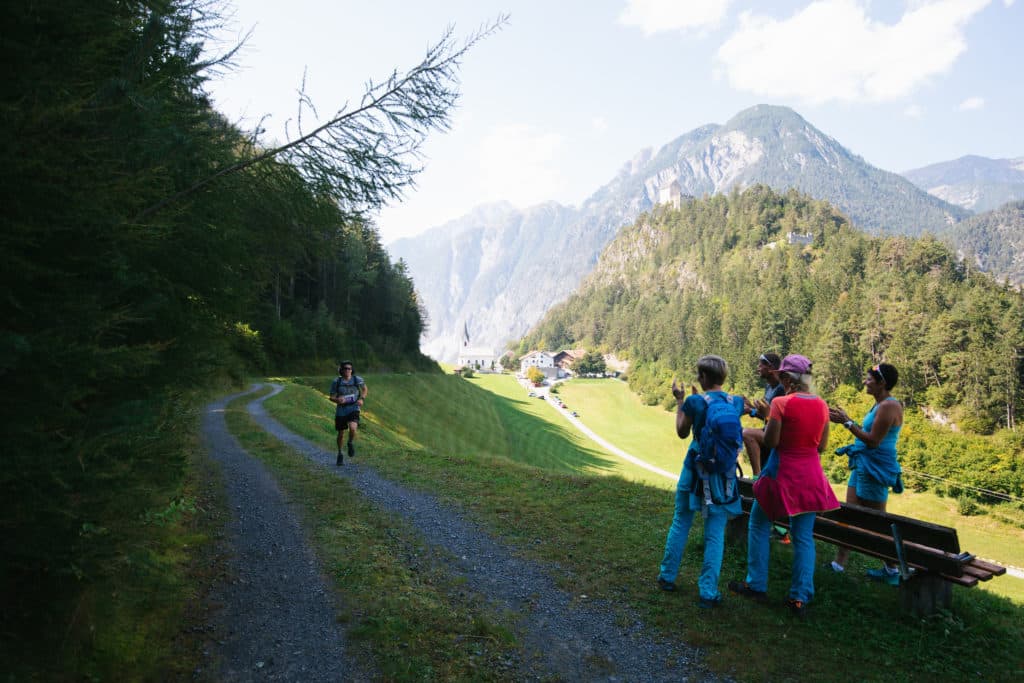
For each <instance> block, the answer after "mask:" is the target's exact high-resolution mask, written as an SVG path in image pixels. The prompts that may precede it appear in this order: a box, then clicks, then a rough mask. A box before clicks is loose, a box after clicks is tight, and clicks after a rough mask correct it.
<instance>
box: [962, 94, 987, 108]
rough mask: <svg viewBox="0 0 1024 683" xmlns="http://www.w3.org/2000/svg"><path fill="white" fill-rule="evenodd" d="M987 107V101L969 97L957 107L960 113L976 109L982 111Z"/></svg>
mask: <svg viewBox="0 0 1024 683" xmlns="http://www.w3.org/2000/svg"><path fill="white" fill-rule="evenodd" d="M984 106H985V100H984V99H983V98H981V97H968V98H967V99H966V100H964V101H963V102H961V103H960V106H959V107H957V109H959V110H960V111H972V110H974V109H981V108H982V107H984Z"/></svg>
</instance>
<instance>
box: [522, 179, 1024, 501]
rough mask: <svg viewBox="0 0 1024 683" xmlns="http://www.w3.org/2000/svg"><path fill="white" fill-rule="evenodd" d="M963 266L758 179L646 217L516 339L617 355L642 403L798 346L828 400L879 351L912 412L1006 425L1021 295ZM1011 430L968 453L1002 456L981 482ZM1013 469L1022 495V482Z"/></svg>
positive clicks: (931, 246) (750, 383) (962, 422)
mask: <svg viewBox="0 0 1024 683" xmlns="http://www.w3.org/2000/svg"><path fill="white" fill-rule="evenodd" d="M790 233H796V234H798V235H806V236H807V239H808V240H809V242H810V243H809V244H802V243H800V242H796V243H790V240H789V239H788V238H787V235H788V234H790ZM969 266H970V264H966V263H961V262H959V261H958V260H957V258H956V256H955V255H954V254H953V253H952V252H951V251H950V250H949V248H947V247H946V246H945V245H943V244H942V243H940V242H938V241H936V240H934V239H931V238H922V239H915V238H909V237H888V238H878V237H870V236H867V235H865V234H864V233H861V232H859V231H857V230H855V229H854V228H852V227H851V225H850V223H849V222H848V221H847V219H846V218H844V217H843V216H842V215H840V214H839V213H837V212H836V211H835V210H834V209H833V208H832V207H831V206H830V205H829V204H827V203H826V202H820V201H815V200H812V199H809V198H808V197H806V196H804V195H801V194H798V193H796V192H795V191H791V192H789V193H787V194H785V195H779V194H777V193H775V192H773V191H772V190H770V189H769V188H767V187H764V186H757V187H753V188H751V189H749V190H747V191H745V192H743V193H742V194H738V193H733V194H731V195H728V196H714V197H709V198H706V199H703V200H696V201H692V202H689V203H685V204H684V205H683V206H682V207H681V208H680V209H679V210H665V209H661V208H659V209H658V210H657V211H655V212H654V213H652V214H645V215H643V216H642V217H641V218H640V219H639V220H638V221H637V222H636V223H635V224H634V225H632V226H630V227H628V228H625V229H624V230H623V231H622V233H621V234H620V235H619V236H618V237H617V238H616V239H615V240H614V241H613V242H612V243H611V244H610V245H609V247H608V248H607V249H606V250H605V252H604V253H603V254H602V256H601V259H600V262H599V264H598V267H597V268H596V269H595V271H594V272H593V273H592V274H591V275H590V276H589V277H588V278H587V280H586V281H585V282H584V284H583V285H582V286H581V288H580V290H579V291H578V292H577V293H576V294H575V295H573V296H572V297H571V298H570V299H569V300H568V301H566V302H565V303H563V304H561V305H559V306H557V307H556V308H554V309H553V310H552V311H551V312H550V313H549V314H548V316H547V317H546V318H545V319H544V320H543V321H542V322H541V323H540V324H539V325H537V327H536V328H535V329H534V330H533V331H531V333H530V334H529V335H528V336H527V337H526V338H525V339H524V340H523V341H522V342H521V346H520V348H521V349H525V348H535V347H539V348H578V347H580V346H588V347H598V348H601V349H603V350H606V351H613V352H615V353H617V354H619V355H620V356H627V357H628V358H630V359H631V361H632V363H633V367H632V370H631V372H630V376H629V380H630V384H631V386H632V387H633V388H634V389H635V390H636V391H638V392H640V393H641V394H642V395H643V396H644V397H645V398H646V400H647V401H648V402H650V403H656V402H663V401H665V400H666V397H667V396H668V395H669V394H668V391H667V387H668V384H669V383H670V382H671V380H672V378H673V376H674V375H676V374H677V373H678V374H679V376H680V377H681V379H683V380H685V381H689V380H690V379H691V377H690V374H691V373H692V368H693V367H694V364H695V361H696V360H697V358H698V357H700V356H701V355H703V354H705V353H718V354H721V355H723V356H724V357H725V358H726V359H727V360H728V361H729V363H730V365H731V366H732V367H733V368H735V371H734V373H733V381H734V382H735V383H736V388H738V389H740V390H743V391H748V392H749V391H756V390H757V388H756V387H755V385H754V380H755V378H754V377H753V374H752V372H749V371H747V370H746V369H747V368H750V367H752V365H753V359H755V358H757V356H758V355H759V354H760V353H762V352H764V351H766V350H776V351H778V352H780V353H789V352H799V353H803V354H806V355H807V356H809V357H810V358H811V359H813V361H814V374H815V378H816V383H817V386H818V389H819V390H820V391H822V392H823V393H825V394H826V395H831V394H832V393H833V392H835V391H837V390H839V389H840V387H842V386H843V385H847V386H850V387H857V386H859V384H860V380H861V378H862V374H863V372H864V369H865V368H866V367H868V366H869V365H871V364H873V363H877V362H879V361H882V360H886V361H888V362H891V363H894V364H895V365H897V366H898V367H899V369H900V374H901V377H900V386H899V387H898V388H897V391H896V393H897V394H898V395H899V397H900V398H902V399H904V400H906V401H907V402H908V404H910V405H911V406H913V407H915V408H919V407H921V406H928V407H929V408H930V409H933V410H936V411H940V412H942V413H944V414H946V415H948V416H949V417H950V418H951V419H952V420H954V421H955V422H956V423H957V424H958V425H959V427H960V428H962V429H966V430H969V431H973V432H980V433H990V432H993V431H995V430H998V429H1000V428H1006V427H1010V428H1016V427H1018V425H1017V421H1018V416H1017V413H1018V408H1019V406H1020V405H1021V400H1022V398H1024V381H1022V380H1024V297H1022V296H1021V294H1020V293H1019V292H1018V291H1017V290H1015V289H1011V288H1008V287H1004V286H1001V285H999V284H997V283H996V282H994V281H993V280H992V279H991V278H990V277H989V276H988V275H985V274H982V273H979V272H977V271H975V270H973V269H972V268H970V267H969ZM1017 434H1019V432H1016V433H1014V437H1008V438H1007V439H1004V440H1000V441H999V443H998V444H996V445H994V446H992V448H991V449H986V450H985V452H984V454H982V453H980V452H979V453H977V454H976V455H979V456H980V457H982V459H985V458H989V456H992V458H995V460H996V461H998V462H991V461H989V462H986V463H985V465H984V468H986V469H991V470H992V471H996V470H998V472H999V475H998V476H996V475H994V474H993V476H991V477H989V478H987V479H986V478H984V475H983V480H984V482H985V483H988V484H992V485H996V484H998V483H999V481H1001V477H1002V476H1003V475H1005V474H1007V471H1008V470H1009V471H1016V470H1018V469H1019V468H1020V465H1021V460H1022V456H1021V451H1022V449H1021V446H1022V444H1021V443H1020V442H1021V440H1020V439H1019V438H1015V437H1016V435H1017ZM1000 444H1002V445H1000ZM942 455H943V454H940V453H933V454H932V456H933V457H935V458H940V457H942ZM990 460H991V459H990ZM975 469H977V468H975ZM1010 478H1011V479H1012V480H1013V481H1014V482H1015V483H1014V484H1013V486H1012V487H1011V488H1013V489H1014V490H1016V494H1015V495H1020V493H1021V492H1022V491H1021V486H1022V481H1021V479H1022V478H1021V477H1020V476H1019V475H1012V476H1010ZM971 480H972V481H979V480H978V479H975V478H974V477H973V476H972V478H971ZM1004 490H1005V489H1004Z"/></svg>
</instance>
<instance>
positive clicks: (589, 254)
mask: <svg viewBox="0 0 1024 683" xmlns="http://www.w3.org/2000/svg"><path fill="white" fill-rule="evenodd" d="M915 177H916V176H915ZM755 184H764V185H767V186H769V187H771V188H773V189H775V190H777V191H780V192H785V191H786V190H788V189H790V188H796V189H797V190H799V191H801V192H803V193H806V194H808V195H810V196H811V197H814V198H816V199H824V200H827V201H829V202H830V203H831V204H833V205H834V206H836V207H837V208H839V209H840V210H841V211H842V212H843V213H845V214H846V215H847V216H849V217H850V218H851V220H852V221H853V223H854V224H855V225H857V226H858V227H860V228H862V229H864V230H867V231H869V232H875V233H892V234H906V235H918V234H921V233H922V232H925V231H927V232H931V233H933V234H945V233H948V232H949V231H950V230H951V229H952V227H953V226H955V225H957V224H958V223H959V222H960V221H962V220H963V219H965V218H967V217H968V216H970V211H969V210H968V209H966V208H964V207H962V206H958V205H955V204H951V203H949V202H947V201H945V200H943V199H942V198H940V197H937V196H934V195H933V194H929V193H928V192H926V191H924V190H923V189H921V188H920V187H918V186H917V185H915V184H914V183H913V182H911V181H910V180H909V179H908V178H905V177H903V176H901V175H898V174H896V173H891V172H888V171H884V170H882V169H879V168H876V167H874V166H872V165H870V164H868V163H867V162H866V161H864V160H863V159H862V158H861V157H859V156H856V155H854V154H852V153H851V152H850V151H848V150H847V149H846V148H845V147H843V146H842V145H841V144H840V143H839V142H837V141H836V140H834V139H833V138H831V137H829V136H828V135H826V134H824V133H822V132H821V131H820V130H818V129H817V128H815V127H814V126H812V125H811V124H810V123H808V122H807V121H806V120H805V119H803V118H802V117H801V116H800V115H799V114H797V113H796V112H795V111H793V110H792V109H789V108H786V107H778V106H770V105H758V106H755V107H751V108H750V109H746V110H744V111H742V112H740V113H739V114H737V115H736V116H734V117H733V118H732V119H730V120H729V121H728V122H727V123H725V124H722V125H720V124H708V125H704V126H700V127H698V128H696V129H694V130H692V131H690V132H689V133H686V134H685V135H682V136H680V137H678V138H676V139H675V140H672V141H671V142H669V143H667V144H665V145H664V146H662V147H661V148H660V149H657V150H653V149H646V150H642V151H641V152H640V153H638V154H637V155H636V156H635V157H634V158H633V159H632V160H630V161H629V162H627V163H626V164H624V165H623V167H622V168H621V169H620V170H619V172H618V173H617V174H616V176H615V177H614V178H612V179H611V180H610V181H609V182H608V183H606V184H605V185H604V186H603V187H601V188H599V189H598V190H597V191H596V192H594V194H592V195H591V196H590V197H589V198H588V199H586V200H585V201H584V202H583V203H582V204H581V205H580V206H579V207H568V206H563V205H561V204H558V203H556V202H547V203H544V204H539V205H537V206H533V207H530V208H528V209H523V210H520V209H517V208H515V207H513V206H511V205H510V204H505V203H498V204H491V205H487V206H482V207H478V208H476V209H474V210H473V211H472V212H470V213H469V214H468V215H466V216H464V217H462V218H459V219H457V220H454V221H451V222H449V223H446V224H444V225H442V226H439V227H437V228H433V229H431V230H428V231H427V232H424V233H422V234H420V235H418V236H416V237H411V238H406V239H402V240H398V241H396V242H394V243H393V244H392V245H390V247H389V249H390V251H391V254H392V256H393V257H394V258H402V259H404V260H405V262H406V264H407V265H408V267H409V272H410V273H411V274H412V276H413V279H414V281H415V282H416V287H417V291H418V292H419V294H420V296H421V298H422V301H423V303H424V306H425V308H426V310H427V314H428V319H429V327H428V331H427V333H426V334H425V335H424V339H423V343H422V349H423V351H424V352H425V353H427V354H429V355H431V356H433V357H434V358H437V359H440V360H454V359H455V357H456V355H457V353H458V349H459V344H460V343H461V340H462V335H463V331H464V330H465V329H468V330H469V333H470V345H471V346H476V347H480V346H483V347H491V348H493V349H495V350H497V349H500V348H502V347H503V346H504V345H505V344H506V343H507V342H508V341H509V340H511V339H515V338H518V337H521V336H522V335H523V334H524V333H525V332H526V331H527V330H528V329H529V328H530V326H531V325H533V324H534V323H536V322H537V321H538V320H539V319H540V318H541V316H542V315H543V314H544V313H545V311H547V310H548V309H549V308H550V307H551V306H552V305H554V304H555V303H558V302H559V301H562V300H564V299H565V298H566V297H568V295H569V294H570V293H571V292H572V291H573V290H574V289H575V287H576V285H577V284H578V283H579V282H580V280H581V279H582V278H583V277H584V276H585V275H586V274H587V273H589V272H590V271H591V269H592V268H593V266H594V264H595V263H596V262H597V258H598V256H599V255H600V253H601V251H602V250H603V249H604V247H605V246H606V245H607V244H608V242H609V241H610V240H611V239H612V238H613V237H614V236H615V235H616V234H617V232H618V230H619V229H620V228H621V227H622V226H623V225H626V224H629V223H631V222H633V221H634V220H635V219H636V217H637V216H638V215H640V214H641V213H642V212H644V211H649V210H651V209H652V208H653V207H655V206H656V204H658V203H659V202H660V201H665V200H666V198H667V197H669V196H675V197H683V198H685V197H701V196H704V195H713V194H724V193H729V192H732V191H733V190H737V189H743V188H746V187H750V186H752V185H755ZM671 193H675V194H674V195H672V194H671ZM676 201H678V200H676ZM797 227H799V226H797Z"/></svg>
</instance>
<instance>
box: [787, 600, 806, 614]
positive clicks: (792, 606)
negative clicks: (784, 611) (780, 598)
mask: <svg viewBox="0 0 1024 683" xmlns="http://www.w3.org/2000/svg"><path fill="white" fill-rule="evenodd" d="M786 607H788V608H789V611H790V612H792V613H793V614H794V615H795V616H796V617H798V618H800V619H803V618H804V617H806V616H807V603H806V602H804V601H803V600H794V599H793V598H786Z"/></svg>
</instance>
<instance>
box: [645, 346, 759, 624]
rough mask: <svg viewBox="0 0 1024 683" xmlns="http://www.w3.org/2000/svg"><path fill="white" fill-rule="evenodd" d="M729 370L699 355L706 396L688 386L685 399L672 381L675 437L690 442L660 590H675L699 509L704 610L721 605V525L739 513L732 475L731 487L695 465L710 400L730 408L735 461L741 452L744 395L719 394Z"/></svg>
mask: <svg viewBox="0 0 1024 683" xmlns="http://www.w3.org/2000/svg"><path fill="white" fill-rule="evenodd" d="M728 372H729V368H728V365H727V364H726V362H725V360H724V359H723V358H720V357H718V356H703V357H702V358H700V359H699V360H698V361H697V383H698V384H700V387H701V390H702V391H703V392H704V395H703V396H701V395H700V394H699V393H698V391H697V388H696V387H695V386H692V387H691V390H692V392H691V395H690V396H687V395H686V391H685V389H680V388H678V387H677V386H676V383H675V382H674V381H673V382H672V394H673V396H675V399H676V404H677V406H678V410H677V411H676V434H677V435H678V436H679V438H680V439H685V438H687V437H689V436H690V434H691V433H692V434H693V435H694V438H693V439H692V440H691V441H690V446H689V448H688V449H687V452H686V457H685V459H684V460H683V468H682V472H681V473H680V475H679V481H678V483H677V485H676V496H675V511H674V513H673V516H672V525H671V526H670V527H669V530H668V536H667V538H666V539H665V552H664V556H663V557H662V560H661V571H660V573H659V574H658V587H659V588H661V589H662V590H665V591H674V590H675V589H676V584H675V580H676V576H677V575H678V573H679V565H680V564H681V563H682V557H683V549H684V548H685V546H686V541H687V538H688V537H689V535H690V526H691V525H692V524H693V514H694V512H695V511H697V510H702V511H703V513H704V562H703V564H702V565H701V571H700V577H699V578H698V580H697V587H698V591H699V596H700V597H699V602H698V604H699V605H700V607H702V608H705V609H710V608H713V607H715V606H717V605H718V604H719V603H720V602H721V601H722V595H721V593H720V592H719V591H718V576H719V574H720V573H721V570H722V553H723V552H724V547H725V523H726V522H727V521H728V520H729V519H730V518H732V517H735V516H737V515H739V514H741V513H742V508H741V503H740V497H739V492H738V490H736V489H735V483H736V480H735V474H732V476H731V483H732V487H731V488H730V484H729V481H730V480H729V477H728V476H727V475H719V474H708V473H706V472H704V473H702V472H700V471H698V465H697V455H698V453H699V450H700V447H699V443H698V438H697V437H698V436H699V435H700V434H701V430H702V429H703V428H704V423H705V418H706V417H707V414H708V411H709V405H710V402H711V401H725V402H727V403H728V404H729V406H728V408H729V409H730V410H734V411H735V419H736V429H735V434H736V439H735V443H734V449H733V451H732V455H733V459H734V460H735V455H736V454H737V452H738V451H739V448H740V445H741V442H742V439H741V429H740V427H739V415H740V413H741V412H742V411H743V406H744V401H743V397H742V396H730V395H729V394H727V393H725V392H724V391H722V383H723V382H725V377H726V375H727V374H728ZM734 468H735V466H734ZM705 487H711V488H705ZM729 498H732V500H731V501H730V500H729Z"/></svg>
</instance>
